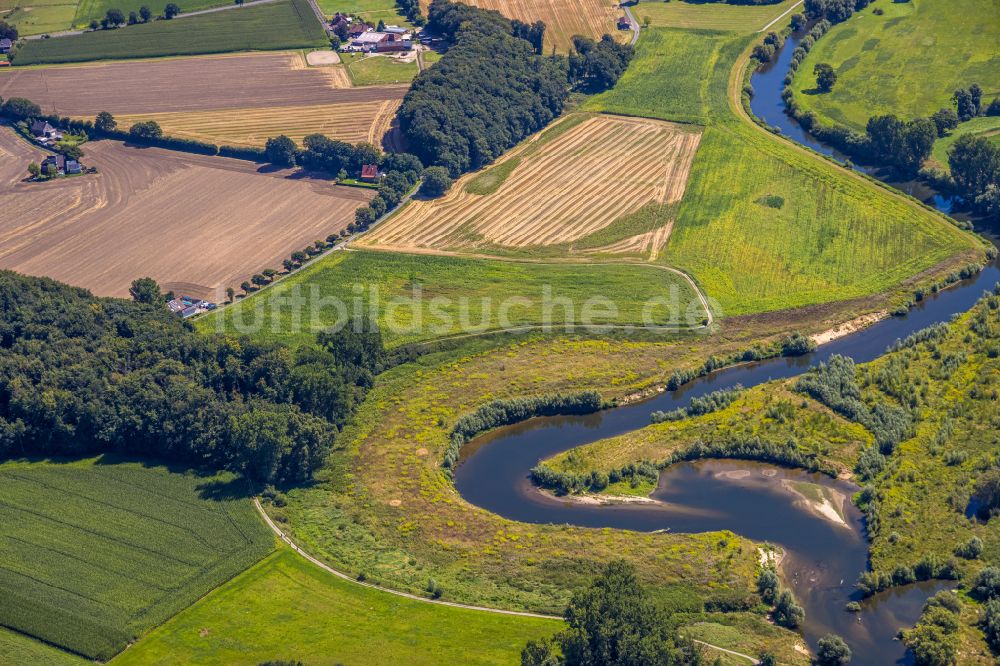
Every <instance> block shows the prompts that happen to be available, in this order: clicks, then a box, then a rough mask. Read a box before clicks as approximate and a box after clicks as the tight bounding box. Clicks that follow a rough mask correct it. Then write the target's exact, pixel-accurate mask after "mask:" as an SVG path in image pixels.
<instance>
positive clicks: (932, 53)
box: [792, 0, 1000, 131]
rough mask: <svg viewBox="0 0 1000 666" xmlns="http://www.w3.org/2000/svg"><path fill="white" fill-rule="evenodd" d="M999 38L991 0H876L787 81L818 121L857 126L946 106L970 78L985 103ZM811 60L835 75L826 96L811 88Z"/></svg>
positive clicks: (991, 90) (992, 85)
mask: <svg viewBox="0 0 1000 666" xmlns="http://www.w3.org/2000/svg"><path fill="white" fill-rule="evenodd" d="M876 8H878V9H881V10H882V11H883V12H884V13H883V14H882V15H881V16H879V15H877V14H875V13H874V10H875V9H876ZM998 43H1000V3H998V2H997V0H953V1H952V2H935V1H934V0H912V1H911V2H876V3H873V4H872V5H871V6H869V7H868V8H866V9H864V10H863V11H861V12H858V13H856V14H855V15H854V16H852V17H851V18H849V19H848V20H847V21H844V22H843V23H840V24H838V25H836V26H834V27H833V28H832V29H831V30H830V31H829V32H828V33H827V34H826V35H825V36H824V37H822V38H821V39H820V40H819V41H817V42H816V46H814V47H813V49H812V50H811V51H810V52H809V55H808V56H807V57H806V59H805V60H804V61H803V62H802V64H801V66H800V67H799V69H798V73H797V74H796V76H795V80H794V81H793V82H792V88H793V90H794V92H795V101H796V103H797V104H798V105H799V106H800V107H801V108H802V110H803V111H813V112H815V113H816V115H817V117H818V118H819V120H820V121H821V122H822V123H824V124H827V125H829V124H834V123H836V124H840V125H847V126H849V127H852V128H854V129H856V130H859V131H864V128H865V124H866V123H867V122H868V118H869V117H871V116H875V115H880V114H886V113H893V114H896V115H897V116H899V117H901V118H905V119H910V118H916V117H918V116H929V115H930V114H932V113H934V112H935V111H937V110H938V109H941V108H943V107H951V106H952V104H951V101H950V98H951V94H952V92H953V91H954V90H955V89H956V88H965V87H968V86H969V85H971V84H973V83H978V84H979V85H980V86H982V88H983V90H984V91H986V95H985V99H986V101H987V103H988V102H989V99H990V98H991V97H992V96H995V95H996V94H997V93H998V92H1000V51H998V50H997V44H998ZM817 63H829V64H830V65H832V66H833V69H834V71H835V72H836V73H837V83H836V85H834V87H833V90H832V91H831V92H829V93H825V94H814V92H813V91H814V89H815V86H816V80H815V77H814V76H813V73H812V71H813V67H815V65H816V64H817Z"/></svg>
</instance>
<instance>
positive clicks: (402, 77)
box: [340, 53, 417, 86]
mask: <svg viewBox="0 0 1000 666" xmlns="http://www.w3.org/2000/svg"><path fill="white" fill-rule="evenodd" d="M340 58H341V60H342V61H343V62H344V65H345V67H346V68H347V73H348V74H349V75H350V77H351V81H352V82H353V83H354V85H356V86H371V85H376V84H380V83H385V84H389V83H409V82H410V81H412V80H413V77H415V76H416V75H417V61H416V60H415V59H414V60H412V61H410V62H400V60H399V59H397V58H391V57H388V56H379V55H376V56H365V55H362V54H358V53H344V54H342V55H341V56H340Z"/></svg>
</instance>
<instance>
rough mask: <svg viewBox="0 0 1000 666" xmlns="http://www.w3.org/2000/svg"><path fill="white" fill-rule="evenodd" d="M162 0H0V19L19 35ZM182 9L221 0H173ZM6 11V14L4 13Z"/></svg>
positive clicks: (157, 9) (157, 5)
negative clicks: (112, 10) (15, 27)
mask: <svg viewBox="0 0 1000 666" xmlns="http://www.w3.org/2000/svg"><path fill="white" fill-rule="evenodd" d="M166 4H167V3H166V1H165V0H164V1H163V2H156V1H155V0H154V1H152V2H151V1H150V0H81V1H76V0H0V19H3V20H5V21H7V22H8V23H11V24H13V25H15V26H17V28H18V30H19V32H20V33H21V35H22V36H24V35H40V34H44V33H49V32H58V31H60V30H70V29H73V28H76V29H82V28H86V27H87V26H88V25H89V24H90V21H91V20H93V19H97V20H101V19H102V18H104V15H105V13H106V12H107V11H108V10H109V9H111V8H115V9H120V10H122V11H123V12H125V16H126V17H127V16H128V13H129V12H130V11H134V12H137V13H138V11H139V8H140V7H142V6H143V5H145V6H147V7H149V8H150V9H151V10H153V14H154V15H155V14H161V13H162V12H163V8H164V7H165V6H166ZM177 4H178V5H179V6H180V8H181V11H182V12H193V11H197V10H199V9H208V8H209V7H222V6H226V5H228V4H230V3H228V2H226V1H225V0H183V1H182V2H179V3H177ZM5 14H6V16H5Z"/></svg>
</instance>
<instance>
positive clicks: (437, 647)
mask: <svg viewBox="0 0 1000 666" xmlns="http://www.w3.org/2000/svg"><path fill="white" fill-rule="evenodd" d="M561 627H562V623H561V622H559V621H557V620H543V619H537V618H526V617H516V616H510V615H499V614H495V613H482V612H476V611H468V610H461V609H457V608H449V607H447V606H436V605H431V604H427V603H422V602H419V601H414V600H412V599H405V598H402V597H397V596H394V595H391V594H387V593H385V592H380V591H378V590H372V589H369V588H364V587H361V586H359V585H355V584H353V583H350V582H348V581H345V580H343V579H340V578H337V577H336V576H334V575H332V574H330V573H328V572H326V571H323V570H322V569H320V568H319V567H317V566H316V565H314V564H312V563H310V562H307V561H306V560H305V559H303V558H302V557H300V556H299V555H297V554H295V553H293V552H292V551H291V550H290V549H288V548H282V549H281V550H279V551H278V552H276V553H274V554H273V555H271V556H270V557H268V558H267V559H266V560H264V561H263V562H260V563H259V564H258V565H256V566H255V567H253V568H252V569H250V570H249V571H247V572H245V573H243V574H241V575H240V576H238V577H236V578H235V579H233V580H232V581H230V582H229V583H227V584H225V585H223V586H222V587H220V588H219V589H217V590H215V591H213V592H212V593H211V594H209V595H208V596H207V597H206V598H204V599H202V600H201V601H199V602H198V603H196V604H195V605H194V606H192V607H191V608H189V609H187V610H186V611H184V612H182V613H180V614H179V615H177V616H176V617H174V618H173V619H171V620H170V621H168V622H167V623H166V624H164V625H163V626H162V627H160V628H158V629H156V630H155V631H153V632H152V633H150V635H149V636H147V637H146V638H144V639H143V640H142V641H140V642H139V643H138V644H137V645H135V646H133V647H132V648H130V649H129V650H128V651H127V652H124V653H123V654H122V655H120V656H119V657H118V658H117V659H115V660H114V661H113V662H112V663H113V664H115V666H129V665H130V664H143V665H145V664H154V663H155V664H160V665H162V666H168V665H170V664H206V665H207V664H219V665H229V664H248V665H252V664H259V663H263V662H265V661H268V660H271V659H275V658H278V657H280V658H281V659H289V660H301V661H302V662H303V663H306V664H333V663H343V664H371V665H373V666H375V665H377V664H403V663H405V664H414V665H419V664H427V665H431V664H447V663H451V664H457V663H462V664H497V665H499V664H512V663H515V662H517V661H518V658H519V656H520V653H521V648H523V647H524V644H525V643H527V642H528V641H529V640H538V639H541V638H545V637H547V636H550V635H552V634H554V633H555V632H556V631H558V630H559V629H560V628H561Z"/></svg>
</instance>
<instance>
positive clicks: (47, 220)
mask: <svg viewBox="0 0 1000 666" xmlns="http://www.w3.org/2000/svg"><path fill="white" fill-rule="evenodd" d="M85 150H86V157H85V159H84V162H85V163H86V164H87V165H88V166H96V167H97V168H98V169H99V171H100V173H98V174H95V175H86V176H80V177H72V178H61V179H59V180H56V181H53V182H48V183H27V182H21V179H22V177H23V176H24V175H26V170H27V165H28V163H29V162H30V161H36V162H37V161H39V158H40V157H41V153H40V151H38V150H37V149H35V148H33V147H32V146H30V145H28V144H27V143H25V142H23V141H22V140H21V139H20V138H19V137H17V136H16V135H14V133H13V132H12V131H11V130H10V129H8V128H2V129H0V209H2V210H3V211H4V216H3V220H2V221H0V268H9V269H13V270H16V271H19V272H22V273H27V274H29V275H44V276H47V277H52V278H55V279H57V280H61V281H63V282H68V283H70V284H73V285H78V286H81V287H87V288H89V289H91V290H92V291H93V292H94V293H95V294H98V295H102V296H125V295H127V293H128V286H129V284H130V283H131V281H132V280H133V279H135V278H137V277H142V276H145V275H149V276H151V277H153V278H154V279H156V280H157V281H158V282H160V284H161V286H163V287H164V289H174V290H175V291H179V292H181V291H182V292H184V293H189V294H191V295H193V296H198V297H202V298H212V299H213V300H216V299H220V295H219V293H218V292H219V291H221V290H222V289H224V288H225V287H227V286H234V287H238V286H239V284H240V283H241V282H242V281H243V280H245V279H247V278H248V277H249V276H251V275H253V274H254V273H257V272H259V271H260V270H262V269H264V268H267V267H280V263H281V260H282V259H283V258H285V257H287V256H288V255H289V254H290V253H291V252H292V251H294V250H298V249H301V248H303V247H305V246H306V245H308V244H310V243H311V242H312V241H314V240H316V239H321V238H326V236H327V235H328V234H331V233H334V232H337V231H340V230H341V229H343V228H344V227H346V226H347V224H348V223H349V222H351V221H353V219H354V211H355V209H357V208H358V207H359V206H361V205H363V204H364V203H365V202H366V201H368V200H370V199H371V197H372V195H373V192H371V191H369V190H363V189H356V188H346V187H336V186H333V185H330V184H329V183H326V182H323V181H316V180H309V179H292V178H289V177H288V173H290V172H282V171H277V172H267V173H259V172H258V171H257V169H259V168H260V167H258V166H257V165H255V164H253V163H250V162H245V161H243V160H231V159H226V158H222V157H205V156H196V155H188V154H184V153H176V152H172V151H167V150H160V149H156V148H145V149H140V148H129V147H125V146H123V145H122V144H121V143H118V142H111V141H100V142H94V143H88V144H86V148H85Z"/></svg>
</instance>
